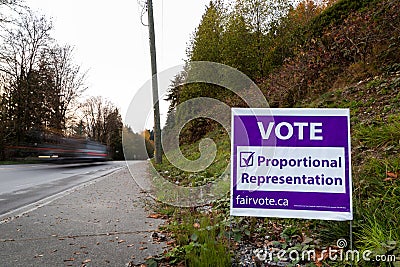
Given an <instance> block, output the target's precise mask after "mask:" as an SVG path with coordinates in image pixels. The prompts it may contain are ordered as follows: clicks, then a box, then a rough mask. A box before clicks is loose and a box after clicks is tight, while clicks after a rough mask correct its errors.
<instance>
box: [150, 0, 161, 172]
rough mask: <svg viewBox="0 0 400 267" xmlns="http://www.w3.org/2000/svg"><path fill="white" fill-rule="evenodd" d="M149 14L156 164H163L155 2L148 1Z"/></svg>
mask: <svg viewBox="0 0 400 267" xmlns="http://www.w3.org/2000/svg"><path fill="white" fill-rule="evenodd" d="M147 14H148V20H149V41H150V56H151V76H152V78H151V86H152V89H153V111H154V144H155V149H156V151H155V157H156V163H157V164H160V163H162V146H161V125H160V106H159V102H158V78H157V58H156V41H155V36H154V19H153V1H152V0H147Z"/></svg>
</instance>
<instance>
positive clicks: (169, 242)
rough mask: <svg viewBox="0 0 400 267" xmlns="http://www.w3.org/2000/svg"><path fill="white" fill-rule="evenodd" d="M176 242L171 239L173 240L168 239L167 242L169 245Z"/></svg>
mask: <svg viewBox="0 0 400 267" xmlns="http://www.w3.org/2000/svg"><path fill="white" fill-rule="evenodd" d="M174 243H175V240H171V241H168V242H167V245H172V244H174Z"/></svg>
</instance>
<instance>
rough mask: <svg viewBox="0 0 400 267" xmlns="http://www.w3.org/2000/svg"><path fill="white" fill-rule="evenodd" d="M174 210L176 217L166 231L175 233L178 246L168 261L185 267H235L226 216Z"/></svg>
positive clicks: (190, 210)
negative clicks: (228, 237)
mask: <svg viewBox="0 0 400 267" xmlns="http://www.w3.org/2000/svg"><path fill="white" fill-rule="evenodd" d="M170 209H173V214H172V216H171V217H170V223H169V224H167V225H166V226H164V227H163V230H165V231H168V232H171V233H172V236H171V237H172V238H174V240H175V242H176V246H175V247H174V248H173V249H172V250H170V251H169V252H168V253H166V254H165V255H164V260H165V261H167V262H168V263H169V264H181V265H182V264H184V265H185V266H231V257H232V255H231V253H230V250H229V246H228V239H227V236H226V229H225V227H226V221H224V220H223V218H224V217H223V216H219V215H218V214H216V213H207V214H203V213H201V212H194V211H193V210H192V209H182V208H172V207H171V208H170ZM169 212H170V211H169Z"/></svg>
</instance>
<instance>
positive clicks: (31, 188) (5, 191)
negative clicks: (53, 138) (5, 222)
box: [0, 162, 125, 216]
mask: <svg viewBox="0 0 400 267" xmlns="http://www.w3.org/2000/svg"><path fill="white" fill-rule="evenodd" d="M124 165H125V162H105V163H92V164H88V163H85V164H65V165H54V164H21V165H0V216H1V215H4V214H6V213H8V212H10V211H13V210H16V209H18V208H21V207H24V206H26V205H29V204H31V203H34V202H36V201H39V200H41V199H44V198H46V197H49V196H52V195H54V194H57V193H59V192H63V191H65V190H67V189H69V188H72V187H74V186H77V185H79V184H82V183H85V182H88V181H90V180H93V179H95V178H98V177H101V176H104V175H106V174H108V173H111V172H113V171H115V170H117V169H119V168H121V167H122V166H124Z"/></svg>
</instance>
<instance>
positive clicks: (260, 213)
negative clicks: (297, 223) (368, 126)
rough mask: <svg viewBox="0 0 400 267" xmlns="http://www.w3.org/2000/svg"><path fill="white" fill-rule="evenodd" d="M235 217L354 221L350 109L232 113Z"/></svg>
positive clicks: (238, 109)
mask: <svg viewBox="0 0 400 267" xmlns="http://www.w3.org/2000/svg"><path fill="white" fill-rule="evenodd" d="M231 137H232V145H231V149H232V153H231V155H232V156H231V157H232V158H231V168H232V169H231V215H235V216H257V217H281V218H304V219H323V220H340V221H342V220H352V219H353V210H352V186H351V185H352V182H351V155H350V114H349V110H348V109H242V108H233V109H232V136H231Z"/></svg>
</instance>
